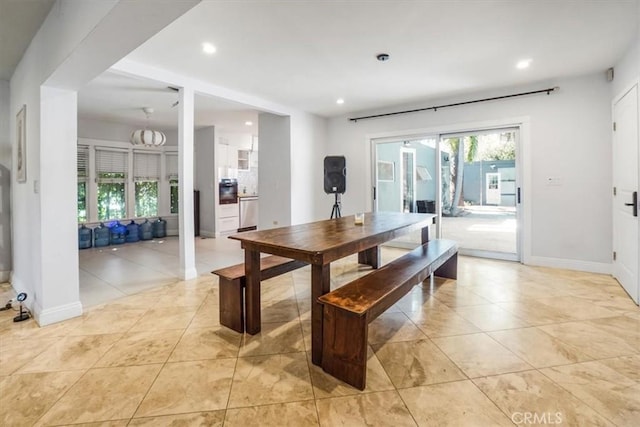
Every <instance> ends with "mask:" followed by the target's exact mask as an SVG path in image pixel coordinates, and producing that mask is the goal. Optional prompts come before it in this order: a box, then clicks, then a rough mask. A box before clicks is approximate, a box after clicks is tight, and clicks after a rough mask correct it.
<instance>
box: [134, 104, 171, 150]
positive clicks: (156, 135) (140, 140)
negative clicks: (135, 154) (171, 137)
mask: <svg viewBox="0 0 640 427" xmlns="http://www.w3.org/2000/svg"><path fill="white" fill-rule="evenodd" d="M142 111H143V112H144V114H145V115H146V116H147V123H146V125H145V127H144V129H137V130H135V131H133V133H132V134H131V143H132V144H133V145H147V146H151V147H159V146H161V145H164V143H165V142H167V136H166V135H165V134H164V133H162V132H160V131H158V130H150V129H148V127H149V116H151V114H153V108H149V107H144V108H143V109H142Z"/></svg>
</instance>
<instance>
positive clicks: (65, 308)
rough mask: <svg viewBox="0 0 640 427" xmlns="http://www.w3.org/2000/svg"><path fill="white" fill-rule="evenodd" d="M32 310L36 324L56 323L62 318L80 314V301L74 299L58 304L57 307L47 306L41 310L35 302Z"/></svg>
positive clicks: (70, 317) (65, 318)
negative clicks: (73, 300) (67, 302)
mask: <svg viewBox="0 0 640 427" xmlns="http://www.w3.org/2000/svg"><path fill="white" fill-rule="evenodd" d="M33 312H34V317H35V319H36V322H38V325H40V326H47V325H50V324H52V323H58V322H62V321H63V320H67V319H72V318H74V317H78V316H82V303H81V302H80V301H76V302H72V303H69V304H65V305H60V306H58V307H52V308H47V309H46V310H43V309H42V308H41V307H39V306H38V305H37V304H36V307H35V308H34V310H33Z"/></svg>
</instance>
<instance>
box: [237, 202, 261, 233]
mask: <svg viewBox="0 0 640 427" xmlns="http://www.w3.org/2000/svg"><path fill="white" fill-rule="evenodd" d="M257 227H258V197H240V228H238V231H247V230H255V229H256V228H257Z"/></svg>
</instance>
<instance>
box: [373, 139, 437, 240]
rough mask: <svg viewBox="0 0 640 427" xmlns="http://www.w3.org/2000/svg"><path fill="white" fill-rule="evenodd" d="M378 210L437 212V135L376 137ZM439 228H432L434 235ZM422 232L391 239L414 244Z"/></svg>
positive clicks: (375, 178) (375, 173)
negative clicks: (403, 137)
mask: <svg viewBox="0 0 640 427" xmlns="http://www.w3.org/2000/svg"><path fill="white" fill-rule="evenodd" d="M373 143H374V149H373V151H372V152H373V154H374V165H375V167H374V186H375V195H376V196H375V198H374V210H375V211H379V212H423V213H436V194H437V190H436V189H437V184H438V183H437V178H438V174H437V173H436V164H437V162H436V158H437V147H436V145H437V138H436V137H435V136H425V137H414V138H407V139H402V138H401V137H398V138H394V139H388V140H374V141H373ZM434 232H435V230H433V229H432V237H435V235H434V234H433V233H434ZM420 241H421V235H420V232H419V231H417V232H415V233H413V234H411V235H407V236H404V237H402V238H400V239H397V240H394V241H393V242H389V245H390V246H400V247H408V248H413V247H415V246H416V244H419V243H420Z"/></svg>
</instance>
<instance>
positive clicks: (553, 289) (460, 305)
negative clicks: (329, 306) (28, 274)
mask: <svg viewBox="0 0 640 427" xmlns="http://www.w3.org/2000/svg"><path fill="white" fill-rule="evenodd" d="M216 240H218V243H217V244H220V245H222V246H221V247H224V245H227V243H221V242H224V240H221V239H216ZM205 243H206V244H205ZM198 244H199V245H201V247H200V248H199V253H198V256H197V258H198V268H199V270H201V271H202V273H203V275H202V276H200V277H199V278H198V279H196V280H191V281H178V280H177V279H175V277H173V276H172V275H173V274H175V273H173V271H175V269H176V268H177V267H176V265H177V264H176V263H177V261H176V257H175V255H174V253H175V252H172V250H175V247H176V246H175V241H171V239H169V240H168V241H167V242H165V243H163V244H159V243H156V244H155V246H153V245H149V248H143V249H144V250H143V249H140V248H134V247H133V246H129V247H127V246H126V245H125V246H122V247H121V248H122V249H121V250H120V249H119V250H118V251H115V252H113V251H111V252H109V251H103V252H102V253H100V252H99V251H95V250H93V251H89V252H81V254H80V257H81V266H82V268H83V275H85V276H84V278H85V279H86V278H87V277H89V278H90V279H91V280H83V287H84V289H83V290H82V298H83V303H84V304H85V306H91V305H92V307H91V308H89V309H87V310H86V313H85V314H84V315H83V316H82V317H80V318H76V319H71V320H68V321H65V322H61V323H59V324H55V325H50V326H47V327H43V328H39V327H37V325H36V324H35V323H34V321H33V320H29V321H27V322H24V323H19V324H17V323H13V322H12V320H11V318H12V317H13V316H14V315H15V312H13V311H11V310H10V311H4V312H0V425H2V426H14V425H15V426H29V425H39V426H40V425H42V426H48V425H100V426H125V425H132V426H141V425H149V426H168V425H184V426H191V425H194V426H197V425H206V426H221V425H225V426H236V425H238V426H253V425H261V426H263V425H277V426H282V425H291V426H305V425H322V426H359V425H369V426H385V425H389V426H404V425H407V426H414V425H421V426H445V425H450V426H501V425H514V424H516V425H536V424H537V425H544V424H556V425H558V424H560V425H571V426H584V425H618V426H638V425H640V421H639V420H640V310H639V309H638V307H637V306H635V305H634V304H633V303H632V302H631V300H630V299H629V298H628V297H627V295H626V294H625V293H624V292H623V291H622V289H621V288H620V287H619V286H618V285H617V284H616V282H615V281H613V280H612V279H611V278H610V277H608V276H603V275H596V274H587V273H578V272H570V271H564V270H554V269H547V268H534V267H526V266H522V265H519V264H516V263H508V262H500V261H490V260H483V259H474V258H466V257H461V258H460V260H459V278H458V280H457V281H452V280H447V281H436V282H425V283H423V284H422V285H420V286H416V287H415V288H414V290H413V291H412V292H411V293H410V294H409V295H407V296H406V297H405V298H404V299H402V300H401V301H400V302H399V303H398V304H396V305H395V306H394V307H392V308H391V309H389V310H388V311H387V312H386V313H385V314H383V315H382V316H381V317H379V318H378V319H377V320H375V321H374V322H373V323H372V324H371V327H370V333H369V341H370V350H369V361H368V372H367V388H366V389H365V390H364V391H363V392H360V391H358V390H356V389H354V388H352V387H350V386H348V385H346V384H344V383H341V382H339V381H338V380H335V379H334V378H333V377H331V376H329V375H327V374H325V373H324V372H323V371H322V369H321V368H318V367H316V366H314V365H312V364H311V363H310V357H309V350H310V315H309V307H310V291H309V283H310V270H309V268H308V267H307V268H305V269H301V270H297V271H295V272H293V273H289V274H287V275H284V276H281V277H278V278H275V279H271V280H269V281H266V282H264V283H263V289H262V299H263V322H264V323H263V327H262V332H261V333H260V334H258V335H256V336H249V335H241V334H237V333H235V332H233V331H230V330H228V329H226V328H224V327H221V326H220V325H219V319H218V313H219V306H218V289H217V279H216V278H215V277H214V276H211V275H208V274H206V272H208V271H210V270H211V269H213V268H215V267H217V266H219V265H227V264H231V263H235V262H238V261H240V260H241V259H242V253H241V252H240V251H239V248H238V247H233V246H229V247H228V249H229V250H228V251H226V250H223V249H221V248H217V250H214V251H211V253H208V254H207V253H206V252H207V250H206V249H207V248H206V245H209V244H211V243H210V242H206V241H201V242H200V243H198ZM202 245H204V246H202ZM172 248H173V249H172ZM147 249H148V250H149V251H155V252H157V253H158V255H159V256H158V257H157V259H153V257H152V256H151V255H153V254H151V253H147V252H146V250H147ZM127 251H128V252H127ZM124 253H128V254H130V256H124V257H123V255H122V254H124ZM400 253H401V251H399V250H392V249H384V250H383V257H384V259H385V260H389V259H392V258H393V257H395V256H398V255H399V254H400ZM214 258H215V259H214ZM127 263H130V264H131V265H128V264H127ZM221 263H222V264H221ZM123 265H128V267H122V266H123ZM123 268H128V270H126V271H130V272H131V275H129V276H127V277H123V275H124V273H123V271H124V270H122V269H123ZM367 271H369V270H368V267H363V266H358V265H357V264H356V258H355V257H349V258H346V259H345V260H342V261H340V262H337V263H334V265H332V278H333V279H332V287H337V286H340V285H341V284H343V283H346V282H347V281H350V280H352V279H353V278H354V277H357V276H359V275H362V274H366V273H367ZM100 286H109V287H110V288H111V289H107V290H103V291H97V292H95V293H92V290H95V288H96V287H98V288H99V287H100ZM118 293H120V294H118ZM7 295H9V290H8V289H7V288H6V287H5V288H2V289H0V301H4V300H5V299H6V296H7ZM100 299H102V300H103V301H107V302H101V303H100V302H99V301H100Z"/></svg>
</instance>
